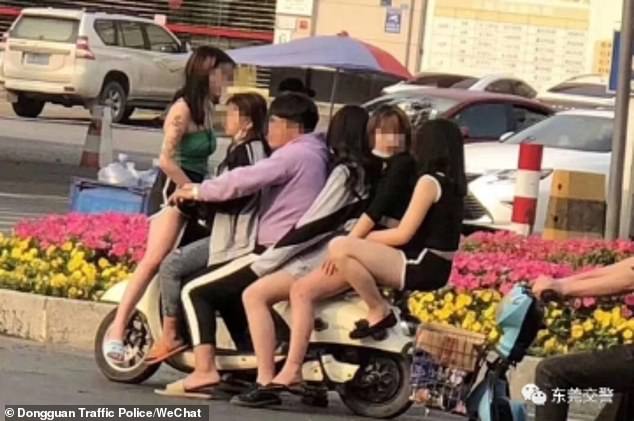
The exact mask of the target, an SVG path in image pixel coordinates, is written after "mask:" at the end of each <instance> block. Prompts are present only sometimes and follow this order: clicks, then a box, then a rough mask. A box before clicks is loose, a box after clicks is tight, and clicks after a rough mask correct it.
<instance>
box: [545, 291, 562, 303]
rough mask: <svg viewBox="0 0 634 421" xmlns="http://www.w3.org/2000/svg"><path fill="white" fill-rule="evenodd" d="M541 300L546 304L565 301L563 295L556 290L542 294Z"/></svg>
mask: <svg viewBox="0 0 634 421" xmlns="http://www.w3.org/2000/svg"><path fill="white" fill-rule="evenodd" d="M540 298H541V300H542V302H544V303H552V302H561V301H563V300H564V297H563V295H561V294H560V293H558V292H557V291H555V290H554V289H546V290H544V292H542V293H541V295H540Z"/></svg>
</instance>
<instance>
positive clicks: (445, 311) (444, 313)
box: [438, 308, 451, 321]
mask: <svg viewBox="0 0 634 421" xmlns="http://www.w3.org/2000/svg"><path fill="white" fill-rule="evenodd" d="M450 317H451V311H449V310H448V309H446V308H443V309H442V310H440V312H439V313H438V318H439V319H440V320H442V321H445V320H448V319H449V318H450Z"/></svg>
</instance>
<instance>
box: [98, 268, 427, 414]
mask: <svg viewBox="0 0 634 421" xmlns="http://www.w3.org/2000/svg"><path fill="white" fill-rule="evenodd" d="M255 258H256V256H255V255H247V256H244V257H241V258H238V259H236V260H235V261H232V262H231V263H229V264H227V265H225V266H223V267H221V268H220V269H218V270H217V271H215V272H214V274H215V275H217V277H221V276H223V274H226V273H230V272H231V271H233V270H234V269H236V268H240V267H243V266H244V265H246V264H249V263H250V262H253V261H254V260H255ZM206 276H210V275H206ZM126 285H127V281H122V282H120V283H118V284H116V285H114V286H113V287H112V288H110V289H109V290H108V291H106V292H105V293H104V295H103V296H102V298H101V300H102V301H104V302H110V303H118V302H119V301H120V300H121V298H122V296H123V292H124V291H125V288H126ZM273 311H274V316H275V319H276V321H277V324H278V325H279V326H278V327H279V328H278V329H277V330H278V333H279V336H280V337H281V339H280V340H279V342H280V346H279V348H278V351H279V352H277V353H276V356H275V360H276V362H277V363H283V361H284V359H285V353H284V349H285V348H286V346H287V344H286V339H287V337H288V327H289V326H290V317H291V312H290V306H289V304H288V303H287V302H283V303H279V304H277V305H276V306H275V307H274V309H273ZM115 313H116V309H113V310H112V312H110V313H109V314H108V315H107V316H106V317H105V318H104V319H103V321H102V322H101V324H100V326H99V329H98V331H97V334H96V338H95V349H94V352H95V359H96V361H97V365H98V367H99V369H100V371H101V372H102V373H103V375H104V376H105V377H107V378H108V379H110V380H112V381H116V382H124V383H141V382H143V381H145V380H147V379H148V378H150V377H151V376H152V375H153V374H154V373H155V372H156V371H157V370H158V369H159V367H160V363H158V364H147V363H146V362H145V361H144V359H145V357H146V355H147V353H148V352H149V350H150V347H151V346H152V343H153V342H154V341H155V340H156V339H157V338H159V337H160V336H161V334H162V326H161V325H162V320H161V310H160V290H159V284H158V282H157V280H156V279H154V280H153V281H152V282H151V283H150V285H149V287H148V288H147V290H146V292H145V294H144V296H143V298H142V299H141V301H140V302H139V304H138V305H137V307H136V311H135V313H134V315H133V316H132V318H131V320H130V322H129V324H128V327H127V331H126V336H125V338H124V346H125V349H126V351H125V360H124V362H123V363H115V362H112V361H111V360H110V359H109V358H107V357H106V352H105V349H104V346H105V338H106V337H107V333H108V330H109V328H110V326H111V324H112V322H113V320H114V317H115ZM395 313H396V314H398V315H400V316H398V317H399V323H397V325H396V326H395V327H393V328H391V329H389V330H388V335H387V336H386V337H385V338H379V339H380V340H377V339H374V338H371V337H370V338H366V339H363V340H352V339H350V337H349V333H350V331H352V330H353V329H354V327H355V326H354V324H355V321H357V320H359V319H363V318H364V317H365V316H366V315H367V307H366V305H365V304H364V303H363V302H362V301H361V300H360V298H359V297H358V296H354V295H344V296H339V297H336V298H334V299H331V300H326V301H324V302H322V303H320V304H319V305H318V306H317V308H316V312H315V314H316V315H317V317H316V320H315V328H314V330H313V333H312V335H311V337H310V345H309V350H308V353H307V356H306V359H305V362H304V365H303V370H302V371H303V378H304V380H305V382H306V383H307V385H308V386H309V388H308V389H307V390H313V391H314V392H315V395H314V396H315V397H316V401H314V402H315V403H318V404H325V403H326V402H324V400H323V399H324V398H325V396H326V392H327V391H328V390H334V391H336V392H337V393H338V394H339V395H340V397H341V399H342V401H343V402H344V404H345V405H346V406H347V407H348V408H349V409H350V410H352V411H353V412H354V413H355V414H357V415H361V416H367V417H373V418H392V417H396V416H398V415H400V414H402V413H403V412H405V411H407V410H408V409H409V407H410V406H411V405H412V401H411V400H410V395H411V392H410V391H411V384H410V366H411V357H410V355H411V353H410V351H411V347H412V345H413V339H414V335H415V330H416V329H415V326H412V322H411V321H409V320H407V318H406V317H405V316H404V315H405V314H406V313H402V314H401V312H400V311H399V309H396V308H395ZM284 330H286V332H284ZM216 345H217V348H218V351H217V357H216V365H217V367H218V369H219V371H220V373H221V375H230V376H233V377H234V378H236V379H249V380H251V381H253V380H254V379H255V373H256V369H257V361H256V358H255V355H253V353H252V352H244V351H240V350H238V349H236V346H235V344H234V343H233V341H232V339H231V336H230V334H229V332H228V330H227V329H226V326H225V324H224V322H223V321H222V319H221V318H220V317H218V328H217V341H216ZM166 363H167V364H168V365H170V366H172V367H174V368H176V369H178V370H181V371H184V372H188V371H191V370H192V369H193V367H194V356H193V352H192V351H191V350H189V351H185V352H182V353H180V354H178V355H176V356H174V357H173V358H170V359H169V360H167V361H166ZM309 398H310V397H309Z"/></svg>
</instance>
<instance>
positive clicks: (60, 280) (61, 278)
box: [51, 273, 67, 288]
mask: <svg viewBox="0 0 634 421" xmlns="http://www.w3.org/2000/svg"><path fill="white" fill-rule="evenodd" d="M66 282H67V279H66V276H65V275H64V274H63V273H58V274H56V275H54V276H53V277H52V278H51V286H52V287H53V288H60V287H62V286H64V285H65V284H66Z"/></svg>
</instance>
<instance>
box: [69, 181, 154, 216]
mask: <svg viewBox="0 0 634 421" xmlns="http://www.w3.org/2000/svg"><path fill="white" fill-rule="evenodd" d="M149 199H150V189H149V188H141V187H121V186H114V185H111V184H108V183H102V182H100V181H95V180H89V179H84V178H73V182H72V185H71V191H70V210H71V212H77V213H104V212H116V213H143V214H147V213H148V207H149Z"/></svg>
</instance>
